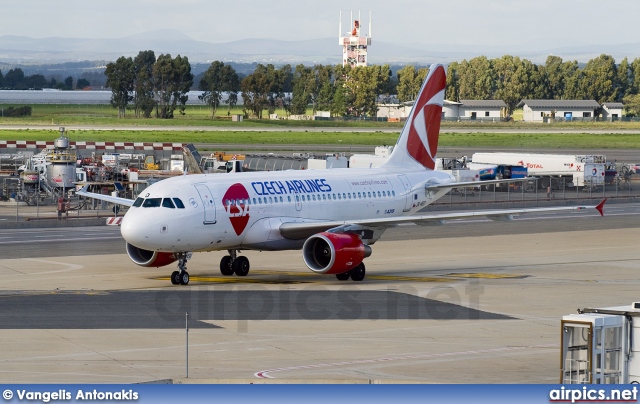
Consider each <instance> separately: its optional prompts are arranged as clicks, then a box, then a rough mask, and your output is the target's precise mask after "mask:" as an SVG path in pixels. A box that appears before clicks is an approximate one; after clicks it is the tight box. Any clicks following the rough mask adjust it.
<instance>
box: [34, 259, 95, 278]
mask: <svg viewBox="0 0 640 404" xmlns="http://www.w3.org/2000/svg"><path fill="white" fill-rule="evenodd" d="M25 260H28V261H35V262H42V263H43V264H53V265H66V266H67V267H66V268H64V269H59V270H57V271H44V272H33V273H30V274H29V275H45V274H57V273H60V272H70V271H77V270H79V269H82V268H84V265H77V264H69V263H65V262H57V261H46V260H37V259H35V258H25Z"/></svg>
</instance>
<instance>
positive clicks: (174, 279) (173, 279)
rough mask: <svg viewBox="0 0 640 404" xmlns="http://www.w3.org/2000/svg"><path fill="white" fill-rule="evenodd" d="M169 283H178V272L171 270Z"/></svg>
mask: <svg viewBox="0 0 640 404" xmlns="http://www.w3.org/2000/svg"><path fill="white" fill-rule="evenodd" d="M171 283H172V284H174V285H179V284H180V272H178V271H173V272H172V273H171Z"/></svg>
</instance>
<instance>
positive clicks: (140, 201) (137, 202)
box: [133, 198, 144, 208]
mask: <svg viewBox="0 0 640 404" xmlns="http://www.w3.org/2000/svg"><path fill="white" fill-rule="evenodd" d="M142 202H144V199H142V198H137V199H136V201H135V202H134V203H133V207H134V208H139V207H140V206H142Z"/></svg>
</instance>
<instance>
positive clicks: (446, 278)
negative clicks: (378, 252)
mask: <svg viewBox="0 0 640 404" xmlns="http://www.w3.org/2000/svg"><path fill="white" fill-rule="evenodd" d="M251 275H254V276H255V275H271V276H273V275H275V276H280V277H282V278H281V279H264V278H263V279H257V278H255V277H251V278H246V277H239V276H233V275H231V276H191V277H190V278H189V279H190V280H191V281H195V282H207V283H261V284H298V283H309V282H313V280H312V279H304V280H300V279H283V278H284V277H297V278H300V277H302V278H315V279H316V280H318V279H322V278H318V274H314V273H304V272H285V271H268V270H257V271H251ZM526 276H527V275H513V274H490V273H460V274H456V273H451V274H447V275H443V276H438V277H418V276H395V275H367V277H366V279H367V280H373V281H395V282H452V281H459V280H460V279H461V278H462V279H465V278H481V279H518V278H524V277H526ZM153 279H156V280H162V281H169V280H171V278H170V277H168V276H163V277H157V278H153Z"/></svg>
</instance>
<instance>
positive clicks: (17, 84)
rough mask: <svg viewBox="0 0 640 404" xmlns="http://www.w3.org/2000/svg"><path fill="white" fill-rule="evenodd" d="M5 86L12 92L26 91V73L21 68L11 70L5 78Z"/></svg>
mask: <svg viewBox="0 0 640 404" xmlns="http://www.w3.org/2000/svg"><path fill="white" fill-rule="evenodd" d="M4 85H5V86H6V87H7V88H8V89H10V90H24V89H25V85H24V72H23V71H22V69H21V68H19V67H18V68H15V69H10V70H9V71H8V72H7V74H6V75H5V76H4Z"/></svg>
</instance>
